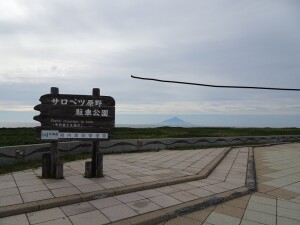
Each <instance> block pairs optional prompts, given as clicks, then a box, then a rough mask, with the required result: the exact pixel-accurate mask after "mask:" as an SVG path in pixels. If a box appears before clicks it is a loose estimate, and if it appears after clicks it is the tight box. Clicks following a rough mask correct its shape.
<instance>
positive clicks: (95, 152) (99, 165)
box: [92, 88, 103, 177]
mask: <svg viewBox="0 0 300 225" xmlns="http://www.w3.org/2000/svg"><path fill="white" fill-rule="evenodd" d="M93 96H97V97H99V96H100V89H99V88H93ZM99 146H100V141H98V140H97V141H93V147H92V177H103V157H101V156H100V154H103V153H102V152H99ZM99 156H100V157H99ZM101 159H102V160H101Z"/></svg>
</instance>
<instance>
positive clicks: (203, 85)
mask: <svg viewBox="0 0 300 225" xmlns="http://www.w3.org/2000/svg"><path fill="white" fill-rule="evenodd" d="M131 77H132V78H135V79H140V80H150V81H158V82H164V83H175V84H188V85H196V86H202V87H214V88H239V89H260V90H272V91H300V89H297V88H274V87H251V86H228V85H212V84H199V83H192V82H182V81H174V80H161V79H155V78H147V77H137V76H133V75H131Z"/></svg>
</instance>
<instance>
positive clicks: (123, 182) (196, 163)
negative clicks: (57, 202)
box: [0, 148, 224, 207]
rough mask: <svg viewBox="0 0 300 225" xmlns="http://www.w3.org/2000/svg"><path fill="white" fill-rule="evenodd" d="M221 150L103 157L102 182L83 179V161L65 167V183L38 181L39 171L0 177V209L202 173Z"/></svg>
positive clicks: (97, 179)
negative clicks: (103, 175)
mask: <svg viewBox="0 0 300 225" xmlns="http://www.w3.org/2000/svg"><path fill="white" fill-rule="evenodd" d="M222 151H224V149H223V148H216V149H205V150H201V151H194V150H189V151H161V152H159V153H156V152H148V153H138V154H120V155H105V156H104V161H103V162H104V174H105V177H103V178H89V179H88V178H84V177H83V175H84V171H85V161H87V160H80V161H75V162H70V163H66V164H65V165H64V179H61V180H55V179H40V178H39V177H40V176H41V168H39V169H36V170H27V171H21V172H16V173H11V174H7V175H4V176H0V197H1V198H0V207H1V206H8V205H15V204H22V203H26V202H33V201H39V200H45V199H51V198H59V197H63V196H69V195H75V194H80V193H89V192H93V191H101V190H108V189H112V188H117V187H125V186H129V185H135V184H146V183H149V182H156V181H162V180H167V179H171V178H176V177H185V176H188V175H194V174H197V173H199V172H201V171H202V170H203V169H204V168H205V167H206V166H207V165H208V164H209V163H211V161H212V160H213V159H215V158H216V157H217V156H218V155H219V154H220V153H221V152H222Z"/></svg>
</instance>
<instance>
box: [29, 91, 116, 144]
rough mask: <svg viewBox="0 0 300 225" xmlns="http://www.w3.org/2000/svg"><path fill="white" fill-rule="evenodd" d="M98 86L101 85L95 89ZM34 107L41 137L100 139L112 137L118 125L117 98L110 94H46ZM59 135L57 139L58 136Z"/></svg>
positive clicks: (44, 138)
mask: <svg viewBox="0 0 300 225" xmlns="http://www.w3.org/2000/svg"><path fill="white" fill-rule="evenodd" d="M96 90H99V89H96ZM40 102H41V104H39V105H36V106H35V107H34V109H35V110H37V111H40V115H38V116H35V117H34V118H33V119H34V120H37V121H39V122H40V123H41V127H37V130H38V135H39V138H40V139H41V140H99V139H109V138H111V133H112V128H113V127H114V126H115V100H114V99H113V98H112V97H110V96H100V91H99V94H94V95H68V94H58V93H52V94H46V95H42V96H41V97H40ZM56 138H57V139H56Z"/></svg>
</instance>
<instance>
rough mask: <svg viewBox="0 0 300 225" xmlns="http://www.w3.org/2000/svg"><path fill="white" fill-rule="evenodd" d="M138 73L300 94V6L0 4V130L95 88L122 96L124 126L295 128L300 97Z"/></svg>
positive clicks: (172, 1)
mask: <svg viewBox="0 0 300 225" xmlns="http://www.w3.org/2000/svg"><path fill="white" fill-rule="evenodd" d="M131 74H132V75H136V76H145V77H152V78H158V79H169V80H179V81H187V82H198V83H208V84H217V85H248V86H271V87H282V88H300V1H299V0H264V1H262V0H251V1H249V0H247V1H246V0H241V1H236V0H234V1H233V0H216V1H211V0H206V1H205V0H201V1H200V0H189V1H186V0H180V1H179V0H151V1H143V0H114V1H109V0H107V1H102V0H51V1H49V0H0V122H4V121H11V122H14V121H18V122H32V121H33V120H32V116H33V115H36V114H38V112H34V111H33V106H34V105H36V104H38V103H39V101H38V99H39V97H40V96H41V95H43V94H46V93H48V92H49V91H50V87H52V86H55V87H59V88H60V93H65V94H91V92H92V88H94V87H98V88H100V89H101V94H102V95H109V96H112V97H114V98H115V100H116V122H117V123H150V122H151V123H152V122H160V120H163V119H166V118H169V117H172V116H174V115H176V116H179V117H181V118H183V119H185V120H187V121H188V122H192V123H197V124H203V125H214V126H215V125H216V126H217V125H220V126H222V125H229V126H230V125H233V126H239V125H240V126H300V92H279V91H262V90H260V91H259V90H241V89H235V90H234V89H231V90H230V89H216V88H205V87H195V86H187V85H179V84H166V83H156V82H150V81H141V80H136V79H132V78H130V75H131ZM208 118H210V119H208ZM228 118H231V119H230V120H229V119H228ZM238 118H241V119H238ZM247 118H248V119H249V118H252V119H249V120H248V119H247ZM272 118H273V119H272ZM207 121H213V122H212V123H207ZM241 121H243V122H241Z"/></svg>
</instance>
